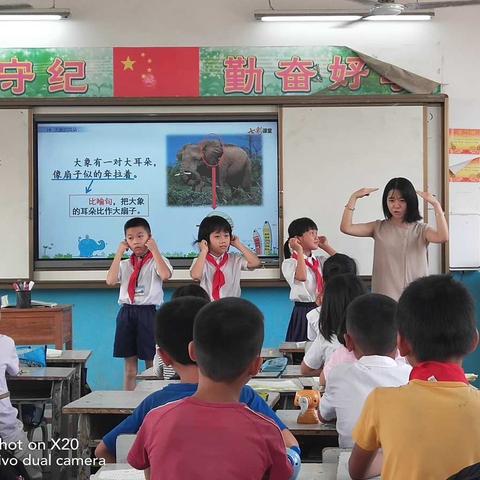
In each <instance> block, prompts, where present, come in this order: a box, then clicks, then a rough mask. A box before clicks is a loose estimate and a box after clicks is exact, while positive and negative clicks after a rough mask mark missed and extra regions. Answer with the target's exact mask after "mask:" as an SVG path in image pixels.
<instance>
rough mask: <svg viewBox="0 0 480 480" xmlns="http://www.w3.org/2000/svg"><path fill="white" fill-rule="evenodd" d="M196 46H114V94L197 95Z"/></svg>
mask: <svg viewBox="0 0 480 480" xmlns="http://www.w3.org/2000/svg"><path fill="white" fill-rule="evenodd" d="M199 64H200V49H199V48H191V47H187V48H183V47H171V48H169V47H166V48H164V47H146V48H137V47H135V48H128V47H127V48H114V49H113V74H114V95H115V97H198V95H199V90H200V88H199V84H200V78H199V68H200V67H199Z"/></svg>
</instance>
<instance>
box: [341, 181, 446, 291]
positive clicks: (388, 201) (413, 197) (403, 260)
mask: <svg viewBox="0 0 480 480" xmlns="http://www.w3.org/2000/svg"><path fill="white" fill-rule="evenodd" d="M376 190H378V188H362V189H360V190H357V191H356V192H354V193H352V195H351V196H350V198H349V200H348V201H347V203H346V205H345V210H344V211H343V217H342V222H341V224H340V230H341V231H342V232H343V233H346V234H348V235H353V236H355V237H372V238H373V239H374V241H375V246H374V253H373V272H372V292H374V293H382V294H384V295H388V296H389V297H392V298H393V299H394V300H398V298H399V297H400V295H401V294H402V292H403V290H404V289H405V287H406V286H407V285H408V284H409V283H410V282H412V281H413V280H415V279H417V278H420V277H424V276H426V275H428V263H427V247H428V244H429V243H445V242H446V241H447V240H448V226H447V221H446V219H445V215H444V213H443V210H442V207H441V205H440V202H439V201H438V200H437V199H436V198H435V195H432V194H431V193H428V192H420V191H418V190H417V191H416V192H415V189H414V187H413V185H412V183H411V182H410V181H409V180H407V179H406V178H401V177H399V178H392V179H391V180H390V181H389V182H388V183H387V185H386V186H385V189H384V191H383V197H382V207H383V214H384V215H385V219H384V220H376V221H373V222H368V223H352V217H353V212H354V210H355V205H356V203H357V200H358V199H359V198H363V197H366V196H368V195H370V194H371V193H373V192H375V191H376ZM417 194H418V195H419V196H420V197H421V198H422V199H423V200H425V201H426V202H428V203H429V204H430V205H432V206H433V209H434V211H435V221H436V224H437V226H436V229H434V228H432V227H430V226H428V225H427V224H425V223H422V222H420V220H421V219H422V217H421V216H420V212H419V210H418V197H417Z"/></svg>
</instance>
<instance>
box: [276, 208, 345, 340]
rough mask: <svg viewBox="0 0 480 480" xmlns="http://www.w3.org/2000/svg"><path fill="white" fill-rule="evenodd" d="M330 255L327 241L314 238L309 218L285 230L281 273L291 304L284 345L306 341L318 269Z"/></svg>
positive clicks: (317, 289)
mask: <svg viewBox="0 0 480 480" xmlns="http://www.w3.org/2000/svg"><path fill="white" fill-rule="evenodd" d="M319 249H322V250H323V251H325V252H326V253H328V255H334V254H335V253H336V252H335V250H334V249H333V248H332V247H331V246H330V245H329V244H328V241H327V237H324V236H320V237H319V236H318V228H317V225H316V224H315V222H314V221H313V220H311V219H310V218H306V217H304V218H297V219H296V220H294V221H293V222H292V223H290V225H289V226H288V239H287V241H286V242H285V245H284V247H283V250H284V256H285V260H284V261H283V263H282V273H283V276H284V277H285V280H286V281H287V282H288V284H289V285H290V300H292V301H293V302H295V305H294V308H293V311H292V315H291V317H290V323H289V325H288V330H287V335H286V341H287V342H289V341H291V342H299V341H300V342H301V341H304V340H307V313H308V312H309V311H310V310H313V309H314V308H315V307H316V306H317V304H316V303H315V300H316V298H317V296H318V295H319V294H321V293H322V292H323V276H322V265H323V262H324V261H325V257H324V256H323V255H322V253H321V251H320V250H319Z"/></svg>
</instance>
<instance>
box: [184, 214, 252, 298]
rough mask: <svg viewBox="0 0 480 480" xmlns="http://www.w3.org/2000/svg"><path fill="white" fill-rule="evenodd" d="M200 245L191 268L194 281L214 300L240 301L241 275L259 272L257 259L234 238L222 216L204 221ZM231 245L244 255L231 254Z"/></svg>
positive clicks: (201, 228) (201, 227)
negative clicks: (243, 271) (236, 299)
mask: <svg viewBox="0 0 480 480" xmlns="http://www.w3.org/2000/svg"><path fill="white" fill-rule="evenodd" d="M196 243H198V246H199V248H200V253H199V255H198V257H197V258H196V259H195V260H194V261H193V263H192V266H191V268H190V276H191V277H192V279H193V280H196V281H198V282H200V286H201V287H202V288H203V289H204V290H205V291H206V292H207V293H208V295H209V296H210V298H211V299H212V300H219V299H220V298H224V297H239V296H240V294H241V290H240V276H241V271H242V270H254V269H255V268H258V267H259V266H260V263H261V262H260V259H259V258H258V257H257V255H255V253H253V252H252V251H251V250H249V249H248V248H247V247H246V246H245V245H243V243H242V242H241V241H240V239H239V238H238V237H237V236H235V235H233V233H232V226H231V225H230V223H229V222H228V221H227V220H226V219H225V218H223V217H220V216H219V215H211V216H209V217H205V218H204V219H203V220H202V222H201V223H200V226H199V228H198V238H197V240H196ZM230 245H231V246H233V247H235V248H236V249H237V250H238V251H239V252H240V253H231V252H229V251H228V250H229V249H230Z"/></svg>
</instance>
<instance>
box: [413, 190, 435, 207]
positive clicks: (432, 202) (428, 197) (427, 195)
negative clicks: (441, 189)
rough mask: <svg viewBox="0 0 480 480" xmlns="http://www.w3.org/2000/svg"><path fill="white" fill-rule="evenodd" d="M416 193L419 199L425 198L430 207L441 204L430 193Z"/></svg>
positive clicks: (418, 191)
mask: <svg viewBox="0 0 480 480" xmlns="http://www.w3.org/2000/svg"><path fill="white" fill-rule="evenodd" d="M416 192H417V195H418V196H419V197H421V198H423V199H424V200H425V201H426V202H428V203H429V204H430V205H435V204H437V203H439V202H438V200H437V197H436V196H435V195H433V194H431V193H430V192H421V191H420V190H416Z"/></svg>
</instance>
